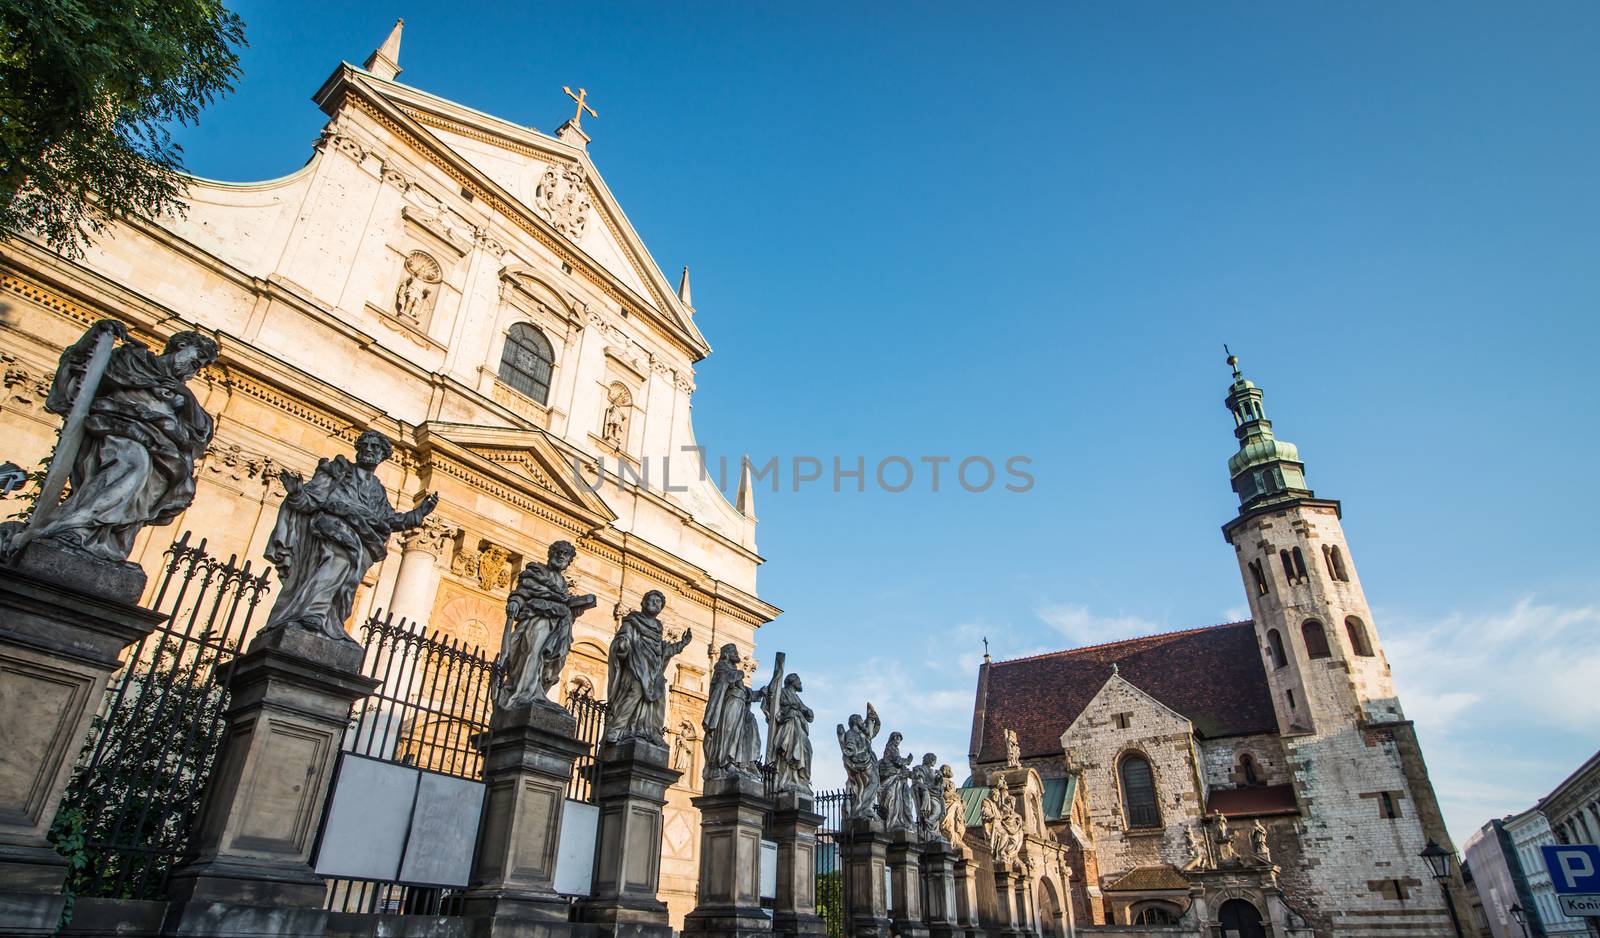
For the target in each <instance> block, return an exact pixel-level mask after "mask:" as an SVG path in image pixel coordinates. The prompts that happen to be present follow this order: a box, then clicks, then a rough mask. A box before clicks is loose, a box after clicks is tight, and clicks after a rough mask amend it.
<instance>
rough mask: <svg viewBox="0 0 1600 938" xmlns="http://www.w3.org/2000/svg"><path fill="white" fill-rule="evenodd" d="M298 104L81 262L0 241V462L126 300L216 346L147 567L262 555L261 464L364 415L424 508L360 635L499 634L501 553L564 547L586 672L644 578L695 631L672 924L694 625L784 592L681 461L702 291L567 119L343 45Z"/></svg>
mask: <svg viewBox="0 0 1600 938" xmlns="http://www.w3.org/2000/svg"><path fill="white" fill-rule="evenodd" d="M315 100H316V101H317V103H318V105H319V106H320V107H322V109H323V110H324V111H326V112H327V114H328V118H329V120H328V123H327V126H326V128H325V129H324V131H323V133H322V136H321V138H320V139H319V140H318V142H317V143H316V146H315V149H314V150H313V152H312V153H311V157H310V160H309V161H308V162H307V163H306V165H305V166H303V167H302V168H300V169H298V170H296V171H295V172H293V173H291V174H289V175H287V176H284V177H282V178H279V179H275V180H270V181H267V182H261V183H249V184H229V183H217V182H210V181H205V180H198V179H195V180H191V181H190V183H189V189H188V196H187V199H188V212H187V215H186V217H184V218H179V219H163V220H161V221H160V222H159V223H151V222H145V221H133V222H130V223H128V224H125V225H122V226H119V227H118V228H117V229H116V230H115V231H114V232H112V233H110V234H108V235H107V236H105V237H103V238H101V239H100V240H99V241H98V243H97V244H96V245H95V246H94V247H93V248H92V249H91V250H90V251H89V252H88V254H87V255H86V256H85V257H84V258H83V259H82V260H81V261H79V262H69V261H66V260H63V259H62V258H60V257H59V256H57V255H55V254H53V253H50V252H48V251H45V250H43V249H42V248H40V247H38V246H37V245H35V244H33V243H31V242H27V241H18V240H13V241H9V242H7V243H6V245H5V246H4V247H3V248H0V302H3V303H4V305H5V307H6V315H5V317H4V318H3V320H0V336H3V339H0V347H3V348H4V350H5V351H4V353H3V355H0V364H3V367H4V387H3V389H0V429H3V431H4V434H5V439H6V441H7V448H6V452H5V456H6V458H8V459H11V460H13V461H15V462H17V463H18V464H20V465H23V466H24V467H27V466H31V465H33V464H36V463H37V462H38V460H39V459H40V458H41V457H42V456H43V455H44V454H45V453H46V452H48V450H49V448H50V446H51V445H52V443H53V440H54V435H55V430H56V427H57V426H59V420H58V419H57V418H56V417H54V416H53V415H50V414H47V413H45V412H44V411H43V409H42V404H43V400H44V390H45V389H46V387H47V386H48V382H49V380H50V376H51V374H52V373H53V370H54V367H55V361H56V359H57V357H58V356H59V354H60V352H61V350H62V348H64V347H65V346H66V345H67V344H68V343H70V342H71V341H73V340H74V339H75V338H76V337H77V336H78V335H79V334H81V333H82V331H83V329H84V328H85V327H86V326H87V325H88V324H89V323H91V322H93V321H94V320H96V319H99V318H102V317H108V316H110V317H115V318H118V319H121V320H123V321H124V322H126V323H127V324H128V325H129V327H130V329H131V330H132V331H133V333H134V335H135V336H136V337H138V338H140V339H141V340H144V341H146V342H149V343H151V344H153V345H156V346H157V347H159V343H160V341H161V340H162V339H164V338H165V337H166V336H167V335H170V334H171V333H172V332H174V331H177V330H180V329H200V330H203V331H205V332H206V333H207V334H209V335H213V336H215V337H216V338H217V339H218V341H219V344H220V346H221V350H222V351H221V357H220V358H219V360H218V361H217V362H216V364H215V365H213V366H212V367H210V368H208V369H207V370H206V371H205V372H203V373H202V375H201V376H200V378H198V379H196V381H195V382H194V383H193V387H194V389H195V392H196V394H197V396H198V397H199V398H200V402H201V404H202V406H204V407H205V409H206V410H207V411H209V412H210V413H211V414H212V415H214V416H215V417H216V420H217V434H216V439H215V442H214V443H213V445H212V447H211V449H210V451H209V453H208V455H207V457H206V459H205V461H204V463H203V464H202V465H201V467H200V469H199V472H198V477H199V482H198V494H197V496H196V498H195V500H194V504H193V505H192V506H191V507H190V508H189V509H188V510H187V511H186V512H184V514H183V515H182V516H181V517H180V518H179V519H178V520H177V521H176V522H175V523H174V524H172V525H171V526H169V527H163V528H151V529H147V530H146V531H144V532H143V534H142V535H141V537H140V539H139V541H138V543H137V544H136V547H135V551H134V554H133V558H132V559H133V560H135V561H136V562H139V563H140V564H142V565H143V566H144V567H145V568H146V569H147V570H151V571H153V570H154V569H156V567H157V565H158V564H159V563H160V560H161V557H162V553H163V551H164V550H165V549H166V548H167V546H168V545H169V544H170V543H171V542H172V541H173V539H174V538H175V537H176V536H177V535H178V533H179V532H181V531H183V530H186V529H187V530H193V531H195V532H196V533H197V534H198V535H200V536H204V537H206V538H208V539H209V550H210V551H211V552H212V553H213V554H214V555H222V556H226V555H227V554H229V553H238V554H239V555H241V556H242V557H259V556H260V555H261V552H262V548H263V546H264V544H265V542H266V539H267V536H268V534H269V533H270V531H271V527H272V523H273V520H274V517H275V516H276V513H277V509H278V505H279V504H280V502H281V500H282V498H283V496H284V493H283V490H282V487H281V485H280V484H279V482H278V481H277V473H278V471H279V470H280V469H283V468H287V469H292V470H295V471H298V472H300V473H302V474H304V475H310V473H311V471H312V470H313V469H314V468H315V466H316V465H317V461H318V460H319V459H321V458H325V457H329V456H333V455H335V454H338V453H348V452H349V450H350V444H351V442H352V441H353V440H354V439H355V437H356V435H358V434H359V433H360V432H361V431H362V430H364V429H368V428H372V429H378V430H381V431H382V432H384V433H385V434H387V435H388V436H389V437H390V438H391V439H392V440H394V442H395V446H396V451H395V453H394V458H393V459H392V460H391V461H390V462H388V463H386V464H385V465H383V466H382V467H381V468H380V469H379V470H378V474H379V478H380V479H381V480H382V481H383V482H384V484H385V486H386V487H387V488H388V489H389V492H390V497H391V499H392V500H393V501H394V502H395V504H396V505H397V506H398V507H399V508H400V509H401V510H404V509H406V508H408V507H410V506H411V505H412V504H414V503H415V501H416V500H417V499H419V498H420V497H422V495H423V494H424V493H426V492H428V491H437V492H439V494H440V504H439V508H438V510H437V511H436V512H435V513H434V514H433V516H432V517H431V518H430V519H429V524H428V525H427V526H426V527H425V528H424V529H422V530H420V531H417V532H413V534H412V535H410V536H408V537H406V538H405V539H404V541H403V542H402V541H400V540H398V539H397V541H396V543H394V544H392V545H391V549H390V552H389V555H388V557H387V559H386V560H384V561H383V562H382V563H381V564H380V565H378V566H376V567H375V568H374V569H373V570H372V572H371V573H370V574H369V575H368V576H367V578H366V579H365V580H364V581H363V583H362V586H361V588H360V589H359V591H358V593H357V598H356V610H355V615H354V617H353V622H352V628H354V626H355V625H356V624H359V622H360V621H362V620H363V619H364V618H365V617H366V616H367V615H369V614H370V613H372V612H373V611H374V610H378V609H382V610H387V611H392V612H394V613H396V614H398V615H403V616H406V617H408V618H412V619H426V620H427V621H428V622H429V624H430V626H431V627H432V628H436V629H438V630H439V631H441V632H442V633H443V634H444V635H445V636H448V637H456V638H461V639H463V640H465V641H467V642H469V643H471V644H472V645H474V646H477V647H478V648H480V649H481V650H482V651H483V653H484V654H486V655H489V656H493V655H494V654H495V653H496V652H497V651H498V646H499V643H500V633H501V628H502V624H503V622H504V611H503V605H504V602H505V596H506V591H507V588H508V586H509V584H510V582H511V579H512V574H513V573H514V572H515V570H516V569H518V568H519V567H520V565H521V564H522V563H524V562H525V561H527V560H529V559H533V558H542V557H543V556H544V554H545V550H546V548H547V547H548V545H549V544H550V543H551V542H552V541H555V540H558V539H566V540H570V541H571V542H573V543H574V544H575V545H576V546H577V549H578V557H577V560H576V561H575V563H574V565H573V568H572V570H571V571H569V573H570V574H571V576H570V579H573V580H575V581H576V583H575V584H574V585H575V587H576V589H577V590H578V591H581V592H593V593H596V594H598V595H599V597H600V606H599V608H598V609H596V610H595V611H593V612H591V613H590V614H588V615H586V616H584V617H582V618H581V619H579V620H578V622H577V625H576V627H575V632H576V634H575V641H574V648H573V652H572V655H571V657H570V659H569V663H568V672H569V673H568V674H567V675H565V676H564V678H563V684H562V686H563V687H565V686H567V684H568V682H569V681H571V680H573V679H575V678H580V677H581V678H585V679H587V680H588V681H589V686H592V687H595V688H603V687H604V686H605V681H604V673H605V659H606V648H607V646H608V644H609V642H610V639H611V636H612V634H613V633H614V631H615V628H616V624H617V617H618V616H620V614H621V612H622V611H623V610H627V609H633V608H637V606H638V603H639V600H640V598H641V597H642V595H643V594H644V593H645V592H646V591H648V590H651V589H659V590H661V591H662V592H663V593H665V595H666V596H667V598H668V608H667V611H666V614H665V616H664V621H665V622H666V623H667V627H668V630H669V632H671V633H673V634H677V633H678V631H679V630H681V629H682V628H685V627H692V628H693V629H694V632H695V635H696V638H697V643H696V645H695V646H693V647H692V648H691V649H689V650H688V651H686V652H685V653H684V654H683V655H681V656H680V657H679V658H678V659H677V660H676V661H675V662H674V664H673V666H672V668H671V669H670V670H669V674H668V677H669V680H670V686H671V691H670V700H669V706H668V726H669V727H671V728H674V729H675V730H676V733H677V735H675V736H674V737H673V739H672V740H670V742H671V743H672V745H673V759H674V761H675V762H676V763H680V765H679V766H678V767H680V768H683V771H684V775H683V780H682V781H681V782H679V783H678V784H676V785H674V786H673V787H672V788H671V789H670V790H669V792H668V795H667V805H666V807H665V813H664V821H663V835H662V836H663V844H662V847H663V850H662V853H663V870H662V882H663V894H664V898H665V899H666V900H667V902H668V903H669V905H670V906H671V908H672V911H673V914H674V917H673V920H674V922H681V920H682V916H683V914H684V913H685V912H687V911H688V910H689V908H691V907H692V905H693V901H694V884H695V879H696V873H695V870H696V868H697V857H696V855H695V854H696V849H697V848H696V845H697V843H698V839H699V838H698V820H697V814H696V812H695V810H694V809H693V807H692V806H691V805H690V804H689V799H690V797H692V796H693V794H694V793H695V790H696V786H697V785H698V779H699V771H698V768H697V765H696V760H697V758H698V752H697V747H698V740H697V739H696V738H695V735H694V729H693V728H694V727H696V726H698V725H699V722H700V716H701V713H702V712H703V710H704V703H705V694H706V690H707V675H708V673H709V665H710V659H709V657H708V656H707V654H706V653H705V652H704V650H703V649H704V648H705V647H707V646H706V645H705V644H703V643H704V641H705V639H707V638H710V639H712V640H713V642H714V645H720V644H723V643H726V642H732V643H734V644H735V645H736V646H737V647H738V648H739V650H740V652H741V653H742V654H743V655H745V656H746V657H747V658H750V659H752V660H753V655H754V648H755V640H756V630H757V629H758V628H759V627H760V626H761V625H762V624H763V623H765V622H767V621H769V620H771V619H772V618H773V617H774V616H775V615H776V614H777V609H776V608H774V607H773V606H771V605H770V604H768V603H766V602H764V601H762V600H761V599H760V598H758V596H757V595H756V568H757V567H758V565H759V564H760V563H761V557H760V556H759V555H758V554H757V553H756V542H755V518H754V514H753V510H751V509H750V508H749V505H750V502H749V500H748V498H746V499H745V500H744V502H743V503H744V504H745V505H746V510H745V511H740V510H738V509H736V508H735V507H734V506H733V504H731V503H730V501H729V500H728V499H727V498H725V497H724V495H723V493H722V492H721V491H719V489H718V487H717V485H716V481H717V477H718V475H719V472H718V467H717V466H716V465H712V466H711V467H709V476H708V478H701V475H700V473H699V469H698V465H697V462H696V460H695V458H694V454H693V453H692V452H689V451H686V448H687V447H692V446H693V445H694V443H695V440H694V433H693V428H692V426H691V423H690V408H691V396H692V394H693V392H694V390H695V377H694V366H695V363H696V362H697V361H699V360H700V359H702V358H704V357H705V356H706V355H707V354H709V352H710V348H709V346H708V345H707V343H706V341H705V339H704V337H703V336H702V335H701V334H700V332H699V330H698V328H697V327H696V326H695V324H694V321H693V318H692V314H693V309H692V308H691V307H690V306H689V305H688V304H687V303H686V302H685V301H684V300H683V299H682V298H680V296H679V295H678V294H677V293H676V292H675V291H674V290H673V289H672V288H671V286H670V284H669V282H668V281H667V279H666V278H665V276H664V275H663V274H662V272H661V271H660V270H659V269H658V268H657V267H656V265H655V263H654V262H653V261H652V260H651V258H650V255H649V253H648V252H647V251H646V249H645V248H644V246H643V244H642V242H640V240H639V238H638V236H637V234H636V233H635V232H634V231H633V229H632V228H631V226H630V225H629V224H628V221H627V219H626V217H625V216H624V215H623V213H622V211H621V209H620V208H619V207H618V205H617V204H616V201H615V199H614V198H613V197H612V195H611V193H610V191H609V190H608V189H607V188H606V186H605V183H604V182H603V181H602V179H601V177H600V175H599V173H598V171H597V169H596V168H595V165H594V163H593V162H592V161H591V160H590V158H589V156H588V154H587V152H586V150H585V149H584V147H583V142H584V138H582V137H580V136H574V135H571V134H565V135H563V137H562V139H557V138H554V137H551V136H547V135H545V134H542V133H539V132H537V131H534V130H531V129H529V128H526V127H521V126H518V125H514V124H511V123H509V122H506V121H502V120H499V119H496V118H493V117H490V116H488V115H484V114H481V113H479V112H476V111H473V110H471V109H469V108H466V107H463V106H461V105H458V104H454V103H452V102H449V101H445V100H442V99H440V98H437V97H434V96H432V95H429V94H427V93H425V92H422V91H419V90H417V89H414V88H410V87H408V86H405V85H401V84H398V83H395V82H393V81H390V80H386V79H385V78H383V77H379V76H378V75H375V74H374V73H372V72H369V71H365V70H362V69H357V68H354V67H352V66H348V65H343V66H340V67H339V68H338V69H337V70H336V71H335V72H334V73H333V75H332V76H331V77H330V78H329V79H328V81H327V82H326V83H325V84H324V85H323V87H322V88H321V89H320V90H319V91H318V92H317V95H316V97H315ZM552 179H553V180H554V182H552V181H551V180H552ZM534 333H536V334H537V338H535V339H530V340H529V341H530V342H532V343H533V345H534V346H537V345H538V344H539V343H540V342H541V341H542V342H543V343H544V344H546V345H548V350H549V361H548V362H547V363H546V364H547V365H548V368H547V369H546V371H545V373H544V379H545V383H546V384H547V385H548V387H547V388H541V387H540V386H538V383H537V382H535V383H534V384H532V385H530V384H528V382H527V381H525V380H523V379H522V378H519V376H518V373H517V372H516V370H515V369H508V366H507V363H508V362H509V363H510V364H512V365H517V366H519V367H521V368H522V371H523V372H529V371H530V370H531V371H532V372H534V373H537V372H538V371H539V369H540V367H542V366H541V365H539V364H538V363H537V362H532V361H531V359H529V358H528V357H527V356H526V355H522V353H518V352H517V347H516V346H514V344H513V342H512V340H513V338H514V337H517V336H523V337H526V336H529V335H532V334H534ZM508 349H509V351H508ZM540 354H542V353H540ZM519 355H522V357H519ZM533 357H534V358H538V357H539V356H538V355H533ZM619 406H621V407H625V408H626V414H625V415H621V419H619V414H618V413H617V411H616V410H615V408H616V407H619ZM608 411H610V414H609V416H608ZM608 428H609V429H608ZM608 437H609V438H608ZM575 466H576V467H577V469H576V471H575V469H574V467H575ZM619 467H620V470H621V477H619V476H618V473H619ZM601 469H603V470H604V472H605V474H606V477H605V478H604V479H603V480H600V481H599V482H598V484H596V479H597V476H596V473H597V472H598V471H599V470H601ZM667 473H670V475H667ZM644 480H648V481H644ZM10 504H12V505H15V504H16V503H15V502H13V503H10ZM154 579H155V578H154V577H152V581H154ZM684 727H687V728H688V729H687V730H685V729H683V728H684ZM423 758H424V759H425V754H424V756H423ZM685 760H687V762H688V763H689V765H688V766H687V767H686V768H685V767H683V766H682V765H681V763H682V762H684V761H685Z"/></svg>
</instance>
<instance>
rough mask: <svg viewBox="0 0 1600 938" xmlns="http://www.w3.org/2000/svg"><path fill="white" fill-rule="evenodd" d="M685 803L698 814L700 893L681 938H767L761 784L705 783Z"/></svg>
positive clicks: (739, 780)
mask: <svg viewBox="0 0 1600 938" xmlns="http://www.w3.org/2000/svg"><path fill="white" fill-rule="evenodd" d="M690 803H691V804H693V805H694V806H695V807H696V808H698V809H699V810H700V893H699V897H698V901H697V902H696V903H695V907H694V911H693V912H690V913H689V914H688V915H687V916H686V917H685V918H684V922H683V934H684V935H685V936H686V938H688V936H696V938H744V936H747V935H770V934H771V933H772V918H771V916H769V915H768V914H767V912H766V910H765V909H763V908H761V822H762V819H763V817H764V816H765V814H766V812H767V810H768V809H769V808H770V807H771V806H772V802H770V801H768V800H767V798H766V794H765V792H764V791H763V789H762V785H761V780H760V779H758V778H748V777H746V776H742V775H734V776H729V777H726V778H713V779H707V780H706V785H705V792H704V793H703V794H701V795H700V796H699V797H698V798H694V799H691V801H690Z"/></svg>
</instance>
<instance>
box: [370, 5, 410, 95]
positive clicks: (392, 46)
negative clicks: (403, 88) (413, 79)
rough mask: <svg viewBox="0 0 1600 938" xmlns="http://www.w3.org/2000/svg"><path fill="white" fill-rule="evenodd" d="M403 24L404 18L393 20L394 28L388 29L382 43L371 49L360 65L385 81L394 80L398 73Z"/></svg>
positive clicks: (404, 23) (404, 22)
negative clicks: (387, 34)
mask: <svg viewBox="0 0 1600 938" xmlns="http://www.w3.org/2000/svg"><path fill="white" fill-rule="evenodd" d="M405 25H406V21H405V20H403V19H397V20H395V21H394V28H393V29H391V30H389V36H388V38H386V39H384V40H383V45H381V46H379V47H378V48H376V49H373V50H372V54H371V55H369V56H367V60H366V61H365V62H363V63H361V67H362V68H364V69H366V70H367V71H369V72H371V73H372V74H374V75H376V76H378V77H379V78H382V79H384V80H385V81H394V80H395V78H396V77H398V76H399V74H400V33H401V31H402V30H404V29H405Z"/></svg>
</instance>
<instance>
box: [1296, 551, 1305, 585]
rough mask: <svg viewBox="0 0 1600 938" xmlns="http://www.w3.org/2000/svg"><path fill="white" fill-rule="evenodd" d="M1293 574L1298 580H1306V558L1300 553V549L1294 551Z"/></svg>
mask: <svg viewBox="0 0 1600 938" xmlns="http://www.w3.org/2000/svg"><path fill="white" fill-rule="evenodd" d="M1294 574H1295V576H1296V577H1297V578H1298V579H1301V580H1304V579H1305V578H1306V558H1305V555H1304V554H1301V553H1300V548H1298V547H1296V548H1295V549H1294Z"/></svg>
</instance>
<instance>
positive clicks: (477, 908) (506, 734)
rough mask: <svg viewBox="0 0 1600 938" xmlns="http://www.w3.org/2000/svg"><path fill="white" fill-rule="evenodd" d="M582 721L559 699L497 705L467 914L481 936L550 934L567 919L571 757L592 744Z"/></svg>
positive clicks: (484, 746)
mask: <svg viewBox="0 0 1600 938" xmlns="http://www.w3.org/2000/svg"><path fill="white" fill-rule="evenodd" d="M577 728H578V721H577V720H576V719H574V718H573V716H572V714H570V713H568V712H567V711H566V710H564V709H562V708H561V707H558V706H556V705H555V704H551V703H534V704H532V705H530V706H526V707H517V708H514V709H510V710H499V709H497V710H496V711H495V713H494V716H493V717H492V718H490V721H489V731H488V732H487V733H483V734H480V735H479V736H478V737H477V738H476V739H475V740H474V743H475V744H476V745H477V746H478V748H479V749H480V750H482V751H483V780H484V789H485V790H484V803H483V816H482V820H481V821H479V824H478V848H477V851H478V852H477V855H476V856H474V857H473V860H472V876H471V878H470V880H469V883H470V885H469V887H468V889H467V895H466V900H465V908H464V914H465V915H466V916H468V917H469V918H473V919H476V920H477V922H476V923H475V924H476V930H475V932H474V934H476V935H480V936H483V938H491V936H492V938H501V936H523V935H539V936H543V935H548V934H551V933H552V932H559V931H562V930H563V929H564V928H565V927H566V922H567V900H566V899H564V898H562V897H561V896H559V895H557V894H556V890H555V875H556V851H557V847H558V846H559V845H560V838H561V815H562V811H563V809H564V807H565V805H566V797H567V784H568V783H569V782H570V781H571V780H572V763H573V762H574V761H575V760H576V759H577V758H578V756H580V755H582V754H583V753H584V752H585V751H587V749H588V744H587V743H584V742H582V741H580V740H579V739H578V738H577Z"/></svg>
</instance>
